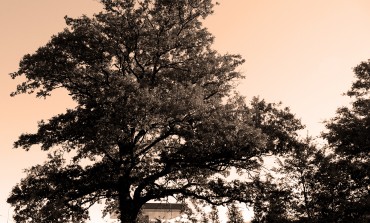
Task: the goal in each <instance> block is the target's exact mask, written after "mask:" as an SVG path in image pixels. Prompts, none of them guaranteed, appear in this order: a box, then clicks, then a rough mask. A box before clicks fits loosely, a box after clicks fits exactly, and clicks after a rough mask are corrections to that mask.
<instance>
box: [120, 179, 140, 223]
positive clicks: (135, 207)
mask: <svg viewBox="0 0 370 223" xmlns="http://www.w3.org/2000/svg"><path fill="white" fill-rule="evenodd" d="M118 184H119V185H118V186H119V188H118V190H119V191H118V192H119V211H120V221H121V223H135V222H136V219H137V217H138V215H139V212H140V208H141V206H140V205H139V204H138V202H137V201H135V200H133V199H132V198H131V195H130V184H129V182H127V180H125V179H124V178H123V177H121V178H120V179H119V182H118Z"/></svg>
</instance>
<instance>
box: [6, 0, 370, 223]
mask: <svg viewBox="0 0 370 223" xmlns="http://www.w3.org/2000/svg"><path fill="white" fill-rule="evenodd" d="M219 2H220V5H218V6H216V7H215V13H214V14H213V15H212V16H210V17H209V18H208V19H207V20H206V21H205V23H204V24H205V25H206V26H207V27H208V28H209V31H210V32H211V33H213V34H214V36H215V38H216V39H215V43H214V48H215V49H216V50H218V51H219V52H220V53H233V54H234V53H236V54H241V55H242V56H243V58H244V59H246V62H245V64H243V65H242V66H241V67H240V68H239V69H240V71H241V72H242V73H243V74H244V75H245V79H243V80H241V81H240V84H239V86H238V90H239V91H240V92H241V93H242V94H243V95H245V96H246V97H247V99H248V100H250V99H251V98H252V97H253V96H259V97H260V98H264V99H266V101H268V102H279V101H281V102H282V103H283V105H284V106H288V107H290V108H291V111H292V112H293V113H295V114H296V116H297V117H298V118H301V120H302V122H303V123H304V124H305V125H306V126H307V128H306V130H305V131H307V132H308V134H309V135H313V136H318V135H319V134H320V132H321V131H323V130H324V125H323V121H324V120H327V119H329V118H331V117H333V116H334V114H335V110H336V109H337V108H338V107H340V106H344V105H347V104H348V103H349V100H348V98H346V97H344V96H342V93H344V92H345V91H346V90H348V89H349V87H350V85H351V82H352V81H353V80H354V79H353V78H354V75H353V72H352V68H353V67H355V66H356V65H357V64H359V63H360V62H361V61H367V60H368V59H370V28H369V27H370V1H368V0H274V1H271V0H219ZM100 8H101V7H100V5H99V3H98V1H97V0H33V1H28V0H0V34H1V35H0V103H1V107H0V222H6V221H5V220H6V219H7V218H8V215H9V213H11V209H10V207H9V205H8V204H7V203H6V198H7V197H8V195H9V193H10V190H11V188H12V187H13V186H14V185H15V184H16V183H17V182H19V181H20V179H21V178H22V177H24V176H25V174H24V173H23V170H24V169H26V168H29V167H31V166H32V165H35V164H41V163H42V162H43V161H44V160H45V157H46V153H45V152H41V151H40V150H39V149H38V148H37V147H35V148H32V149H31V150H30V151H28V152H26V151H24V150H21V149H13V146H12V144H13V142H14V141H16V140H17V138H18V136H19V135H20V134H22V133H32V132H34V131H36V129H37V122H38V121H40V120H42V119H46V120H47V119H48V118H50V117H52V116H53V115H56V114H59V113H62V112H64V111H65V109H66V108H69V107H73V105H74V102H73V101H72V100H71V99H70V98H69V97H68V95H67V94H66V92H64V91H57V92H55V93H54V94H53V95H52V97H49V98H47V99H46V100H43V99H36V98H35V97H34V95H20V96H16V97H10V96H9V94H10V93H11V92H12V91H13V90H14V89H15V87H16V85H17V83H19V82H20V80H12V79H11V78H10V77H9V75H8V74H9V73H11V72H14V71H17V68H18V63H19V61H20V59H21V58H22V56H23V55H25V54H27V53H33V52H34V51H35V50H36V49H37V48H38V47H40V46H42V45H44V44H45V43H47V41H48V40H49V39H50V37H51V36H52V35H53V34H57V33H58V32H60V31H62V29H63V28H64V27H65V23H64V19H63V18H64V16H65V15H68V16H70V17H78V16H81V15H82V14H86V15H92V14H93V13H94V12H98V11H100ZM9 222H12V221H11V220H10V219H9Z"/></svg>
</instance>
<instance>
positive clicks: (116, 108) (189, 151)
mask: <svg viewBox="0 0 370 223" xmlns="http://www.w3.org/2000/svg"><path fill="white" fill-rule="evenodd" d="M101 2H102V4H103V5H104V10H103V11H102V12H101V13H98V14H96V15H94V16H93V17H92V18H89V17H86V16H83V17H80V18H76V19H73V18H68V17H66V23H67V25H68V27H67V28H66V29H65V30H64V31H62V32H60V33H59V34H57V35H55V36H53V37H52V38H51V40H50V41H49V42H48V43H47V44H46V45H44V46H42V47H40V48H39V49H38V50H37V51H36V52H35V53H33V54H31V55H25V56H24V58H23V59H22V61H21V62H20V67H19V70H18V71H17V72H14V73H12V74H11V76H12V77H13V78H16V77H24V78H25V82H24V83H22V84H20V85H18V87H17V90H16V91H15V92H14V93H13V95H17V94H21V93H35V94H36V96H37V97H47V96H49V95H50V94H51V93H52V91H53V90H54V89H57V88H64V89H66V90H67V92H68V93H69V95H70V96H71V97H72V99H73V100H74V101H75V102H76V104H77V105H76V107H75V108H73V109H69V110H67V111H66V112H65V113H64V114H59V115H56V116H54V117H52V118H51V119H50V120H47V121H41V122H40V123H39V126H38V131H37V132H36V133H33V134H23V135H21V136H20V138H19V139H18V141H16V142H15V147H20V148H23V149H25V150H29V149H30V148H31V147H32V146H33V145H40V146H41V149H42V150H45V151H49V159H48V160H47V161H46V162H45V163H44V164H42V165H36V166H34V167H32V168H30V169H28V170H27V176H26V177H25V178H24V179H22V181H21V182H20V183H19V184H17V185H16V186H15V187H14V188H13V190H12V193H11V195H10V197H9V198H8V202H9V203H10V204H12V205H13V206H14V207H15V216H14V219H15V220H16V221H17V222H83V221H85V220H86V219H88V209H89V207H90V206H91V205H93V204H94V203H96V202H99V201H102V202H104V203H105V207H106V208H105V211H106V212H112V211H116V212H118V214H119V216H120V220H121V222H135V220H136V217H137V215H138V213H139V211H140V208H141V207H142V205H143V204H145V203H146V202H148V201H149V200H153V199H162V198H166V197H169V196H173V197H175V198H176V199H184V198H186V197H190V198H194V199H198V200H202V201H205V202H208V203H210V204H213V205H220V204H224V203H228V202H232V201H234V200H239V201H242V202H250V201H252V199H251V196H252V193H253V184H254V182H252V181H242V180H226V179H225V176H227V174H228V173H229V171H230V170H234V169H236V170H237V173H238V174H241V175H242V174H246V173H248V172H249V171H253V170H255V169H257V168H258V167H259V166H260V163H261V162H262V160H261V159H260V158H261V157H262V156H263V155H264V154H271V153H277V152H283V151H285V150H287V149H289V148H290V142H291V140H290V138H291V137H294V136H295V133H294V132H295V130H297V129H299V128H301V125H300V123H299V121H298V120H296V119H295V117H294V116H293V115H292V114H290V112H289V111H288V110H286V109H280V108H279V107H278V106H277V105H274V104H268V103H265V102H264V101H259V100H257V99H256V100H255V101H254V102H253V103H252V105H251V106H247V105H246V103H245V102H244V99H243V98H241V97H240V96H237V95H235V96H231V91H232V89H233V86H234V81H235V80H236V79H238V78H241V77H242V75H241V74H240V73H239V72H238V71H237V70H236V69H237V67H238V66H239V65H240V64H242V63H243V62H244V60H243V59H242V58H241V57H240V56H239V55H230V54H226V55H220V54H219V53H217V52H216V51H215V50H213V49H212V48H211V45H212V41H213V39H214V37H213V36H212V35H211V34H210V33H209V32H208V31H207V29H206V28H204V27H203V26H202V20H203V19H204V18H206V17H207V16H208V15H210V14H211V13H212V7H213V4H212V1H211V0H179V1H170V0H137V1H134V0H124V1H123V0H101Z"/></svg>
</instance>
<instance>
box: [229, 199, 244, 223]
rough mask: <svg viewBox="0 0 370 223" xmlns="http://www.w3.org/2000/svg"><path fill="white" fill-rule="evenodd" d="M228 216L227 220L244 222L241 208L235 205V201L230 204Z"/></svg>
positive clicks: (236, 222) (234, 222) (237, 222)
mask: <svg viewBox="0 0 370 223" xmlns="http://www.w3.org/2000/svg"><path fill="white" fill-rule="evenodd" d="M227 217H228V221H227V222H228V223H243V222H244V219H243V216H242V214H241V212H240V209H239V208H238V207H237V206H236V205H235V203H232V204H230V205H229V206H228V211H227Z"/></svg>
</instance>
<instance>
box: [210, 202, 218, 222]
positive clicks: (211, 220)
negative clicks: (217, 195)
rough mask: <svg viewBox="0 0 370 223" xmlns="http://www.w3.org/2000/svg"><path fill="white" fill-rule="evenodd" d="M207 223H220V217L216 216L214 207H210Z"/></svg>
mask: <svg viewBox="0 0 370 223" xmlns="http://www.w3.org/2000/svg"><path fill="white" fill-rule="evenodd" d="M209 222H210V223H220V217H219V215H218V210H217V208H216V207H215V206H212V210H211V212H210V213H209Z"/></svg>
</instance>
